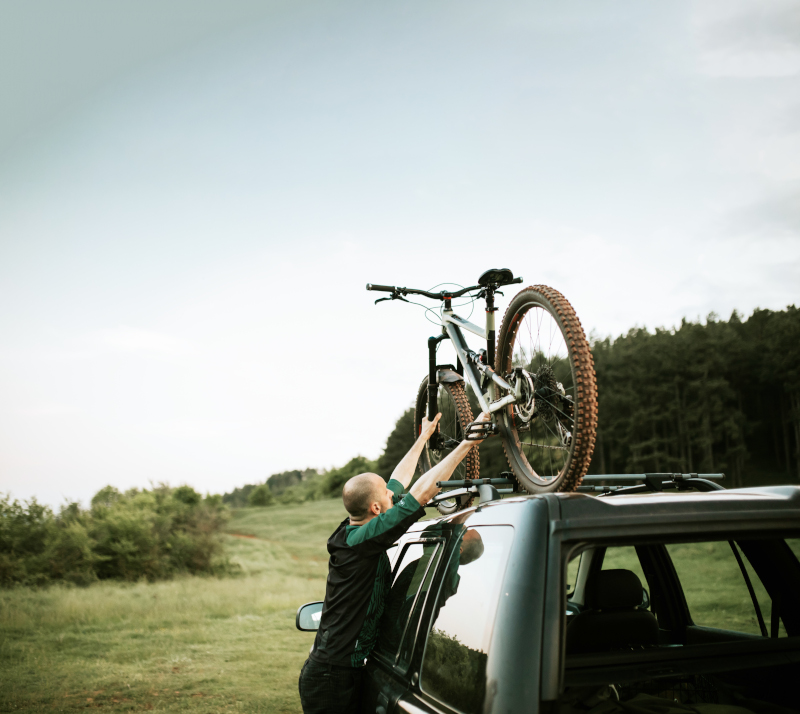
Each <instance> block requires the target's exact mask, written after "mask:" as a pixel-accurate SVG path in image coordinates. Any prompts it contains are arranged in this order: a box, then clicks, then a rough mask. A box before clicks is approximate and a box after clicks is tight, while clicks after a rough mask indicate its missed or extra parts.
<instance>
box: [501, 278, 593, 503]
mask: <svg viewBox="0 0 800 714" xmlns="http://www.w3.org/2000/svg"><path fill="white" fill-rule="evenodd" d="M495 365H496V371H497V373H498V374H500V375H502V376H503V377H504V378H505V379H506V380H507V381H509V382H511V383H513V384H515V385H518V389H519V390H520V391H521V392H522V394H523V398H522V399H519V400H518V402H517V404H512V405H509V406H508V407H506V408H505V409H503V410H502V411H501V412H498V415H499V419H498V421H499V422H500V427H501V434H502V437H503V448H504V450H505V452H506V457H507V458H508V463H509V465H510V466H511V470H512V472H513V473H514V476H515V477H516V478H517V481H518V482H519V484H520V485H521V486H522V487H523V488H524V489H525V490H526V491H528V492H529V493H546V492H550V491H574V490H575V489H576V488H577V487H578V485H579V484H580V482H581V481H582V480H583V477H584V476H585V475H586V472H587V471H588V470H589V464H590V462H591V459H592V452H593V451H594V442H595V434H596V431H597V384H596V380H595V373H594V361H593V359H592V353H591V351H590V349H589V342H588V341H587V339H586V335H585V333H584V331H583V328H582V327H581V323H580V320H578V316H577V315H576V314H575V310H573V308H572V305H570V304H569V302H568V301H567V299H566V298H565V297H564V296H563V295H562V294H561V293H559V292H558V291H557V290H553V288H549V287H547V286H545V285H535V286H533V287H529V288H526V289H525V290H522V291H521V292H519V293H518V294H517V295H516V296H515V297H514V299H513V300H512V301H511V303H510V304H509V306H508V309H507V310H506V314H505V315H504V317H503V323H502V325H501V327H500V332H499V334H498V337H497V352H496V359H495Z"/></svg>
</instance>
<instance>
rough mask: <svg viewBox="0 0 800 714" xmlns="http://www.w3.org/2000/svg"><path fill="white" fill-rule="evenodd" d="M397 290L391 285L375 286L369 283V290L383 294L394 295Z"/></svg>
mask: <svg viewBox="0 0 800 714" xmlns="http://www.w3.org/2000/svg"><path fill="white" fill-rule="evenodd" d="M396 289H397V288H394V287H392V286H391V285H373V284H372V283H367V290H377V291H378V292H382V293H393V292H394V291H395V290H396Z"/></svg>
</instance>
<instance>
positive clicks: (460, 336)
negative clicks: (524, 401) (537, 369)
mask: <svg viewBox="0 0 800 714" xmlns="http://www.w3.org/2000/svg"><path fill="white" fill-rule="evenodd" d="M441 320H442V330H443V335H442V337H441V338H439V339H443V338H444V336H445V335H447V337H449V338H450V341H451V342H452V343H453V347H454V349H455V351H456V354H457V355H458V359H459V361H460V362H461V364H462V365H464V377H465V378H466V380H467V382H469V385H470V386H471V387H472V391H473V392H474V393H475V396H476V397H477V399H478V404H480V407H481V411H482V412H489V413H494V412H496V411H498V410H499V409H502V408H503V407H505V406H508V405H509V404H514V403H515V402H516V401H517V399H519V398H520V396H521V395H520V394H516V393H515V389H514V387H512V386H511V385H510V384H509V383H508V382H506V380H505V379H503V378H502V377H501V376H499V375H498V374H497V373H496V372H495V371H494V370H493V369H492V367H491V366H490V365H488V364H484V363H483V362H482V361H481V356H480V355H479V354H477V353H475V352H473V351H472V350H470V349H469V347H468V346H467V343H466V340H465V339H464V333H463V332H462V331H461V330H462V329H464V330H467V331H468V332H471V333H473V334H474V335H477V336H478V337H481V338H483V339H484V340H487V343H488V341H489V340H491V341H494V334H495V327H494V312H492V311H489V310H487V311H486V327H485V328H481V327H478V325H475V324H474V323H472V322H470V321H469V320H465V319H464V318H463V317H461V316H459V315H456V314H455V312H453V310H452V308H451V309H449V310H448V309H447V308H446V307H445V308H444V309H443V310H442V315H441ZM433 339H436V338H433ZM481 373H483V375H484V376H485V377H487V378H488V379H489V383H488V385H487V386H488V387H489V389H488V391H487V392H486V393H485V394H484V392H483V389H482V388H481V379H480V374H481ZM518 384H519V382H518ZM496 387H501V388H502V389H505V390H507V391H509V392H511V394H507V395H506V396H505V397H502V398H501V399H495V395H496ZM517 389H519V387H518V388H517ZM430 416H432V415H429V418H430Z"/></svg>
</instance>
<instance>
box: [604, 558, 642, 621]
mask: <svg viewBox="0 0 800 714" xmlns="http://www.w3.org/2000/svg"><path fill="white" fill-rule="evenodd" d="M602 570H630V571H631V572H632V573H634V574H635V575H636V577H637V578H639V582H640V583H641V584H642V604H641V605H640V608H641V609H644V610H647V609H650V596H649V593H648V592H647V580H646V579H645V576H644V571H643V570H642V564H641V562H640V561H639V556H638V555H637V553H636V548H634V547H633V546H632V545H626V546H615V547H611V548H606V553H605V555H604V556H603V567H602Z"/></svg>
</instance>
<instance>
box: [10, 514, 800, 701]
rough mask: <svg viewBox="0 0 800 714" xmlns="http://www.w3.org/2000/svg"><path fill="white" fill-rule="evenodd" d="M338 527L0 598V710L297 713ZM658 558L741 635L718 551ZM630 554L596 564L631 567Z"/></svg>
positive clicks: (333, 517)
mask: <svg viewBox="0 0 800 714" xmlns="http://www.w3.org/2000/svg"><path fill="white" fill-rule="evenodd" d="M343 517H344V511H343V508H342V506H341V502H340V501H339V500H338V499H336V500H324V501H314V502H310V503H305V504H303V505H297V506H282V507H275V508H248V509H242V510H239V511H235V512H234V515H233V518H232V520H231V521H230V523H229V524H228V527H227V530H228V533H227V534H226V535H225V546H226V548H227V551H228V554H229V556H230V558H231V560H233V561H234V562H235V563H238V565H239V566H240V567H241V574H240V575H239V576H237V577H228V578H221V579H220V578H215V577H199V576H186V577H179V578H176V579H174V580H168V581H162V582H156V583H147V582H144V581H143V582H138V583H130V584H125V583H119V582H111V581H103V582H99V583H95V584H94V585H91V586H89V587H85V588H81V587H74V586H72V587H69V586H64V585H53V586H50V587H48V588H41V589H34V588H28V587H17V588H13V589H8V590H0V711H29V712H51V711H77V710H86V709H98V708H104V709H106V708H113V709H114V710H120V711H126V710H134V709H135V710H142V709H144V710H153V711H164V712H173V711H175V712H177V711H187V710H191V711H193V712H199V713H203V712H218V711H237V712H238V711H242V712H265V713H266V712H295V713H299V712H300V711H301V708H300V702H299V698H298V695H297V677H298V674H299V671H300V667H301V666H302V663H303V661H304V660H305V658H306V656H307V653H308V650H309V647H310V646H311V642H312V639H313V635H312V634H310V633H303V632H298V631H297V630H296V629H295V626H294V617H295V612H296V610H297V607H298V605H300V604H302V603H304V602H308V601H311V600H319V599H321V598H322V597H323V595H324V590H325V577H326V574H327V568H326V564H327V553H326V550H325V541H326V539H327V537H328V535H329V534H330V533H331V532H332V530H333V529H334V528H335V526H336V524H337V523H339V522H340V521H341V519H342V518H343ZM793 546H794V548H795V552H797V553H798V555H800V547H799V546H798V541H794V543H793ZM726 547H727V546H726ZM670 548H671V549H673V548H674V549H676V550H675V552H673V556H674V557H675V556H677V557H678V559H680V560H682V561H683V562H685V563H686V564H687V566H688V567H687V568H686V569H685V571H682V570H683V569H682V568H680V567H679V572H680V573H681V576H682V578H683V579H684V586H685V587H686V589H687V599H688V600H690V607H691V608H692V613H693V615H694V616H695V620H696V621H698V622H702V623H703V624H712V625H713V624H717V620H720V622H719V624H718V626H720V625H723V622H722V621H721V620H729V619H730V618H732V617H733V618H734V619H737V618H739V619H741V626H742V629H745V630H748V629H752V628H754V627H755V621H754V618H752V614H750V613H749V612H748V610H749V611H750V612H751V611H752V606H750V605H749V596H748V595H747V594H746V589H744V588H743V587H738V593H737V594H736V595H735V596H734V598H733V600H731V601H730V602H729V601H728V599H730V596H731V595H733V591H732V590H731V588H730V583H731V579H733V580H737V578H738V579H741V574H739V573H736V572H728V570H729V562H728V564H727V565H726V564H725V562H727V561H728V558H727V556H728V554H727V553H726V551H725V548H719V547H712V546H670ZM630 550H631V552H626V551H628V549H619V550H618V553H617V555H616V556H615V558H614V562H613V563H609V564H608V565H607V567H627V568H632V569H634V570H636V569H638V563H636V562H635V556H633V553H632V549H630ZM681 555H683V556H686V557H684V558H681V557H680V556H681ZM723 555H725V556H726V557H725V558H724V559H723V557H722V556H723ZM676 565H677V563H676ZM573 567H574V565H573ZM726 568H727V569H726ZM737 585H743V584H740V583H738V582H737ZM757 589H758V586H757ZM742 592H744V595H742ZM758 594H759V599H761V596H762V593H761V592H760V591H759V592H758ZM763 595H764V596H765V593H764V594H763ZM764 607H765V611H766V612H768V609H767V604H766V602H765V603H764ZM755 631H756V632H757V629H756V630H755Z"/></svg>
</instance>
